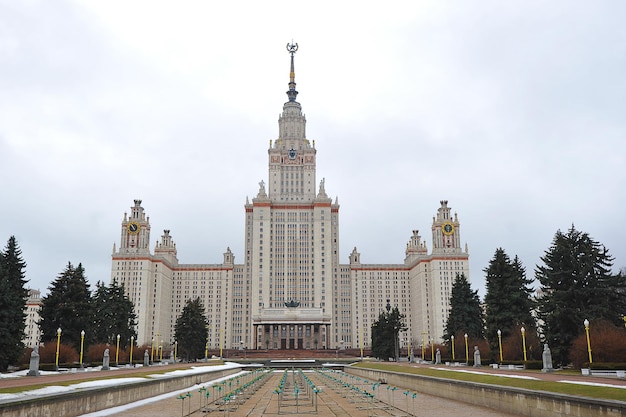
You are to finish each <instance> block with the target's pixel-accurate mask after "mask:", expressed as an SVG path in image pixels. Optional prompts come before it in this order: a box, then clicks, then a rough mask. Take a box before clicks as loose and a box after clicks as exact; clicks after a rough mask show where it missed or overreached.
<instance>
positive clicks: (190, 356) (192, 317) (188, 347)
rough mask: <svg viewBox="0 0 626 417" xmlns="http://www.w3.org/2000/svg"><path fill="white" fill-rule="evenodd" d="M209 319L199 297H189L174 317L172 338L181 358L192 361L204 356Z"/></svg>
mask: <svg viewBox="0 0 626 417" xmlns="http://www.w3.org/2000/svg"><path fill="white" fill-rule="evenodd" d="M208 327H209V321H208V319H207V318H206V316H205V315H204V306H203V305H202V301H201V300H200V298H199V297H198V298H195V299H193V300H192V299H189V300H187V303H186V304H185V307H184V308H183V311H182V312H181V313H180V316H179V317H178V319H176V325H175V327H174V332H175V333H174V338H175V339H176V341H177V342H178V351H179V352H180V355H181V357H182V358H184V359H185V360H187V361H193V360H196V359H198V358H201V357H204V353H205V348H206V343H207V332H208Z"/></svg>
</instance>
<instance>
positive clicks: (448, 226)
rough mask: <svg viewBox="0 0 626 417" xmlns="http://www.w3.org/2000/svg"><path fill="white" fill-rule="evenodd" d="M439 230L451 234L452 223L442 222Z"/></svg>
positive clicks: (452, 230) (452, 229)
mask: <svg viewBox="0 0 626 417" xmlns="http://www.w3.org/2000/svg"><path fill="white" fill-rule="evenodd" d="M441 231H442V232H443V234H444V235H451V234H452V233H454V225H453V224H452V223H450V222H447V223H444V224H443V225H441Z"/></svg>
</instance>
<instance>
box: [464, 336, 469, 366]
mask: <svg viewBox="0 0 626 417" xmlns="http://www.w3.org/2000/svg"><path fill="white" fill-rule="evenodd" d="M464 337H465V363H466V364H468V365H469V348H468V347H467V333H465V336H464Z"/></svg>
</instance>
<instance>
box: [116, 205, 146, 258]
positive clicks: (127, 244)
mask: <svg viewBox="0 0 626 417" xmlns="http://www.w3.org/2000/svg"><path fill="white" fill-rule="evenodd" d="M134 203H135V204H134V205H133V206H132V207H131V212H130V216H127V214H126V213H124V220H122V237H121V241H120V252H119V253H136V254H149V253H150V218H149V217H146V214H145V212H144V209H143V207H141V200H135V201H134Z"/></svg>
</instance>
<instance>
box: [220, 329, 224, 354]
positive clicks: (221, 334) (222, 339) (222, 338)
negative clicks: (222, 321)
mask: <svg viewBox="0 0 626 417" xmlns="http://www.w3.org/2000/svg"><path fill="white" fill-rule="evenodd" d="M223 344H224V329H223V328H221V327H220V359H221V358H222V348H223Z"/></svg>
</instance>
